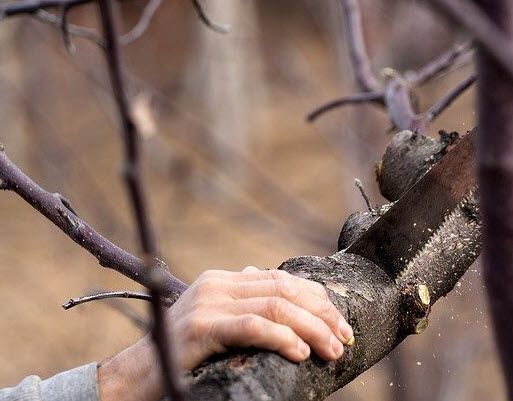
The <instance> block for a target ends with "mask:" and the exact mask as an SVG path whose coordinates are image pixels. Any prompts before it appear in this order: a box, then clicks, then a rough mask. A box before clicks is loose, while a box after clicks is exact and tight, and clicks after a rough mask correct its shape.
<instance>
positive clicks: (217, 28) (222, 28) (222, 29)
mask: <svg viewBox="0 0 513 401" xmlns="http://www.w3.org/2000/svg"><path fill="white" fill-rule="evenodd" d="M191 2H192V5H193V6H194V9H195V10H196V13H197V14H198V18H199V19H200V20H201V22H203V23H204V24H205V25H206V26H207V27H208V28H210V29H212V30H213V31H214V32H217V33H223V34H226V33H230V32H231V31H232V28H231V26H230V25H219V24H216V23H215V22H213V21H212V20H211V19H210V18H209V17H208V15H207V14H206V13H205V11H204V10H203V7H202V5H201V3H200V0H191Z"/></svg>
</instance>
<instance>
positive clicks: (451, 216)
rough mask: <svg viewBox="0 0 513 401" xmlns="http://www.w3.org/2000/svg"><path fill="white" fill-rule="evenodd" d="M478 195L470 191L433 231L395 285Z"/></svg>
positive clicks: (473, 190)
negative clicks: (459, 211) (459, 212)
mask: <svg viewBox="0 0 513 401" xmlns="http://www.w3.org/2000/svg"><path fill="white" fill-rule="evenodd" d="M475 194H476V189H475V188H474V189H472V190H470V192H469V193H468V194H467V196H465V198H463V200H462V201H461V202H460V203H458V205H457V206H456V207H455V208H454V210H453V211H452V212H451V213H449V214H448V215H446V216H445V218H444V220H443V222H442V224H440V225H439V226H438V228H437V229H436V230H435V231H433V234H432V235H431V237H430V238H429V240H428V241H427V242H426V243H425V244H424V246H423V247H422V248H421V249H420V250H419V251H418V252H417V253H416V254H415V256H414V257H413V258H412V259H411V260H410V261H409V262H408V263H407V264H406V265H404V267H403V268H402V269H401V270H400V271H399V272H398V273H397V275H396V277H395V283H396V284H398V283H399V282H400V281H401V280H402V279H403V277H404V275H405V274H406V273H407V272H408V270H409V269H410V267H411V266H412V265H413V264H414V263H415V260H417V258H418V257H420V255H421V254H423V253H424V252H425V251H426V249H427V248H429V247H430V246H432V245H433V242H434V241H436V240H437V238H438V237H437V235H438V233H439V232H440V231H441V230H442V229H443V228H444V227H445V226H446V225H447V224H449V223H450V222H451V220H454V219H455V217H456V214H457V213H458V210H459V209H461V208H462V207H463V206H464V205H465V203H467V202H469V201H470V199H471V198H473V197H474V195H475Z"/></svg>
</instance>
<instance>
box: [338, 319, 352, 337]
mask: <svg viewBox="0 0 513 401" xmlns="http://www.w3.org/2000/svg"><path fill="white" fill-rule="evenodd" d="M338 328H339V331H340V334H341V335H342V337H344V340H345V341H346V342H347V341H349V340H350V339H351V337H353V335H354V333H353V329H352V328H351V326H349V324H347V322H346V321H345V320H344V319H340V323H339V326H338Z"/></svg>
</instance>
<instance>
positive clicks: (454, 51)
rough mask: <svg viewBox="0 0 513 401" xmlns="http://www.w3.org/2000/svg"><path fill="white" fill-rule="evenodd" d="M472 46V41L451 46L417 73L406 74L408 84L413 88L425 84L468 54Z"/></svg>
mask: <svg viewBox="0 0 513 401" xmlns="http://www.w3.org/2000/svg"><path fill="white" fill-rule="evenodd" d="M473 46H474V44H473V42H472V41H468V42H465V43H458V44H456V45H454V46H452V47H451V48H450V49H448V50H447V51H445V52H444V53H442V54H441V55H440V56H438V57H436V58H435V59H434V60H432V61H431V62H429V63H428V64H426V65H425V66H424V67H422V68H420V69H419V70H417V71H412V72H410V73H407V74H406V76H407V80H408V82H410V83H411V84H413V85H415V86H418V85H422V84H424V83H426V82H427V81H429V80H431V79H432V78H433V77H435V76H436V75H439V74H441V73H443V72H445V71H447V70H448V69H449V68H451V67H452V66H454V64H455V63H456V62H457V61H458V60H459V59H460V58H461V57H462V56H464V55H466V54H468V53H469V52H470V51H471V50H472V49H473Z"/></svg>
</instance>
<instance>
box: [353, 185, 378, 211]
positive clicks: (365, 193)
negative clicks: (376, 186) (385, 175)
mask: <svg viewBox="0 0 513 401" xmlns="http://www.w3.org/2000/svg"><path fill="white" fill-rule="evenodd" d="M354 184H355V185H356V187H357V188H358V189H359V190H360V193H361V194H362V197H363V199H364V200H365V203H366V204H367V209H368V210H369V212H371V213H372V212H374V208H373V207H372V203H371V201H370V198H369V195H367V192H365V188H364V187H363V184H362V182H361V181H360V180H359V179H358V178H355V179H354Z"/></svg>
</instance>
